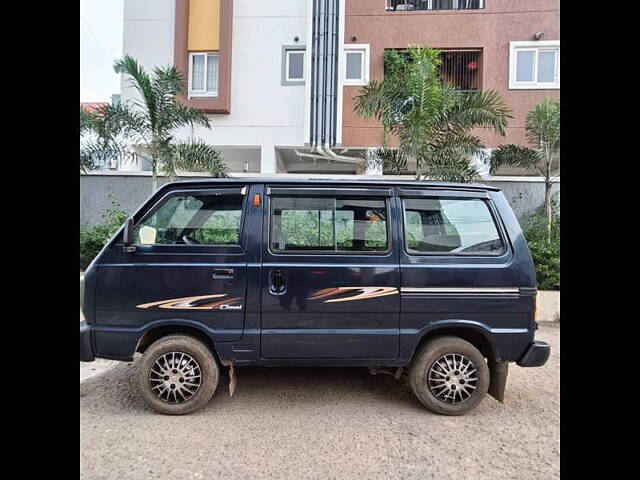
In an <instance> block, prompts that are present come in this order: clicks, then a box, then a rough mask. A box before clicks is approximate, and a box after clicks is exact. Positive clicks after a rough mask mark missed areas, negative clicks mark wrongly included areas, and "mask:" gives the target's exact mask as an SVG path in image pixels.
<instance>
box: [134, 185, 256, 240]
mask: <svg viewBox="0 0 640 480" xmlns="http://www.w3.org/2000/svg"><path fill="white" fill-rule="evenodd" d="M242 201H243V196H242V195H233V194H229V195H189V194H181V195H176V196H172V197H170V198H168V199H167V200H166V201H165V202H164V203H162V204H161V205H160V206H159V207H158V209H157V210H156V211H155V213H154V214H153V215H151V216H150V217H149V218H147V219H146V220H144V221H143V222H141V223H140V224H139V225H137V226H136V228H135V230H134V239H135V243H137V244H139V245H145V244H146V245H153V244H160V245H180V244H204V245H237V244H238V243H239V236H240V221H241V219H242Z"/></svg>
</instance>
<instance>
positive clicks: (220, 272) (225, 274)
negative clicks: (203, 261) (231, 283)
mask: <svg viewBox="0 0 640 480" xmlns="http://www.w3.org/2000/svg"><path fill="white" fill-rule="evenodd" d="M213 278H233V268H216V269H215V270H214V271H213Z"/></svg>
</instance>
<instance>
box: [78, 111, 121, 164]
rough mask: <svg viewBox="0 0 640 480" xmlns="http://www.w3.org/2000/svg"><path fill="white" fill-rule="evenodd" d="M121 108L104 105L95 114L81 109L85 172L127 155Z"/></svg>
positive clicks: (81, 140)
mask: <svg viewBox="0 0 640 480" xmlns="http://www.w3.org/2000/svg"><path fill="white" fill-rule="evenodd" d="M119 111H120V106H118V105H115V106H114V105H104V106H101V107H99V108H98V109H96V110H95V111H93V112H89V111H87V110H85V109H83V108H82V107H80V169H81V170H82V171H84V172H86V171H87V170H91V169H94V168H96V166H98V165H99V164H100V163H104V162H106V161H109V160H111V159H114V158H118V157H122V156H123V155H125V154H126V153H127V152H126V148H125V146H124V143H123V139H122V137H121V135H120V134H121V133H122V131H123V125H122V123H121V116H120V112H119Z"/></svg>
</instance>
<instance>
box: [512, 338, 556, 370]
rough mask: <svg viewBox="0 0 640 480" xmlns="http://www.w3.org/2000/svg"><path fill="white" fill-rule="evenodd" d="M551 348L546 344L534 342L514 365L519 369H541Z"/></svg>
mask: <svg viewBox="0 0 640 480" xmlns="http://www.w3.org/2000/svg"><path fill="white" fill-rule="evenodd" d="M550 352H551V347H550V346H549V344H548V343H547V342H539V341H535V342H533V343H532V344H531V345H529V348H528V349H527V351H526V352H525V354H524V355H523V356H522V358H521V359H520V360H518V361H517V362H516V364H517V365H518V366H520V367H541V366H542V365H544V364H545V363H547V360H548V359H549V353H550Z"/></svg>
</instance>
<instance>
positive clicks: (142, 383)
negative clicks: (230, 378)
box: [136, 334, 220, 415]
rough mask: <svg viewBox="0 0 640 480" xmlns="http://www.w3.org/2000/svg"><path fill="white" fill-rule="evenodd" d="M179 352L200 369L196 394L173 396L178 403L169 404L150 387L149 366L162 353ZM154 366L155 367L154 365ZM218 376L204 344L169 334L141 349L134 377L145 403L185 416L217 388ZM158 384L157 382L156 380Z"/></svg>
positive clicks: (214, 364) (214, 363)
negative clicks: (195, 363)
mask: <svg viewBox="0 0 640 480" xmlns="http://www.w3.org/2000/svg"><path fill="white" fill-rule="evenodd" d="M171 352H179V353H184V354H186V355H189V356H190V357H192V359H193V360H195V362H197V365H198V367H199V368H200V375H201V382H200V385H199V386H198V387H197V389H196V390H195V393H194V394H193V395H192V396H191V397H188V398H187V399H186V400H183V399H177V395H175V393H174V395H175V396H176V399H177V400H178V401H179V402H180V403H170V401H171V398H169V400H166V399H162V398H160V397H159V396H158V394H156V393H155V392H156V391H158V390H160V389H158V390H156V391H154V390H153V389H152V386H151V383H152V382H151V380H150V375H151V368H152V367H154V365H155V362H156V360H158V359H160V358H161V357H162V356H163V355H165V354H168V353H171ZM156 368H157V367H156ZM219 379H220V368H219V367H218V363H217V362H216V359H215V357H214V355H213V353H212V352H211V350H210V349H209V347H207V345H205V344H204V343H203V342H201V341H200V340H198V339H197V338H195V337H192V336H190V335H177V334H176V335H169V336H166V337H162V338H161V339H159V340H156V341H155V342H154V343H153V344H151V346H149V348H148V349H147V350H146V351H145V352H144V355H143V356H142V358H141V359H140V363H139V364H138V371H137V374H136V380H137V384H138V391H139V392H140V395H141V396H142V398H143V399H144V401H145V402H147V404H148V405H149V406H150V407H151V408H153V409H154V410H156V411H158V412H160V413H164V414H166V415H186V414H189V413H192V412H194V411H196V410H198V409H200V408H202V407H204V406H205V405H206V404H207V403H208V402H209V400H211V397H212V396H213V393H214V392H215V391H216V388H217V386H218V381H219ZM156 385H157V383H156Z"/></svg>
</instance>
